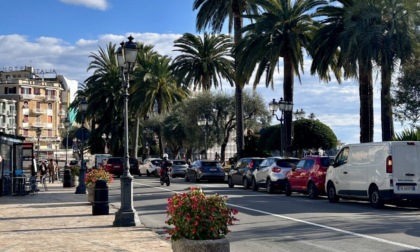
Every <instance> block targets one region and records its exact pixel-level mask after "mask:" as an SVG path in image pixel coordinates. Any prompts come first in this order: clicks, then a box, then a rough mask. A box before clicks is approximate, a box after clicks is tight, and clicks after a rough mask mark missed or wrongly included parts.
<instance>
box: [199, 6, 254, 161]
mask: <svg viewBox="0 0 420 252" xmlns="http://www.w3.org/2000/svg"><path fill="white" fill-rule="evenodd" d="M193 10H198V12H197V21H196V27H197V30H198V31H202V30H205V29H206V28H211V29H212V30H213V32H216V33H220V32H221V30H222V28H223V25H224V23H225V20H226V19H228V29H229V32H232V27H233V30H234V39H233V43H234V45H236V44H238V43H239V41H241V40H242V33H241V28H242V26H243V17H242V14H244V13H247V14H257V13H258V6H257V5H256V4H255V3H254V0H223V1H220V0H194V4H193ZM233 58H234V59H235V79H234V80H235V102H236V115H237V116H236V117H237V118H236V145H237V152H238V158H241V157H242V156H243V153H244V149H245V148H244V142H245V141H244V118H243V89H244V87H245V84H246V82H247V80H245V79H243V78H241V75H240V74H238V73H237V66H238V58H237V55H233Z"/></svg>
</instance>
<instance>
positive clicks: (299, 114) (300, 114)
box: [293, 109, 306, 120]
mask: <svg viewBox="0 0 420 252" xmlns="http://www.w3.org/2000/svg"><path fill="white" fill-rule="evenodd" d="M293 114H294V115H295V118H296V120H300V119H303V118H305V114H306V112H305V111H304V110H303V109H300V111H299V110H297V109H296V112H294V113H293Z"/></svg>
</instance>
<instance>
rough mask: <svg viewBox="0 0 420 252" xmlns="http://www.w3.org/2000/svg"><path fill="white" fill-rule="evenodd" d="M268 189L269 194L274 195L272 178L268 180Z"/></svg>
mask: <svg viewBox="0 0 420 252" xmlns="http://www.w3.org/2000/svg"><path fill="white" fill-rule="evenodd" d="M266 189H267V192H268V193H273V192H274V188H273V183H272V182H271V179H270V178H268V179H267V188H266Z"/></svg>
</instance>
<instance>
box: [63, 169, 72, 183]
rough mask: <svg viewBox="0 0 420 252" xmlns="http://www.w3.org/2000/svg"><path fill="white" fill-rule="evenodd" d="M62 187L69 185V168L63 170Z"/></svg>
mask: <svg viewBox="0 0 420 252" xmlns="http://www.w3.org/2000/svg"><path fill="white" fill-rule="evenodd" d="M63 187H71V172H70V170H69V169H65V170H64V177H63Z"/></svg>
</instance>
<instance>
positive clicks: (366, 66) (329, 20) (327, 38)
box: [310, 0, 374, 143]
mask: <svg viewBox="0 0 420 252" xmlns="http://www.w3.org/2000/svg"><path fill="white" fill-rule="evenodd" d="M334 2H335V3H338V4H334V5H329V6H324V7H321V8H319V9H317V12H316V13H315V16H320V17H324V19H322V20H321V21H320V22H321V25H322V26H321V28H320V29H319V30H318V31H317V32H316V33H315V35H314V39H313V43H312V46H311V48H310V52H311V55H312V58H313V61H312V66H311V73H312V74H315V73H318V74H319V76H320V78H321V79H324V80H326V81H329V80H330V76H329V70H331V69H332V70H333V71H334V73H335V75H336V77H337V80H338V81H339V82H340V81H341V72H340V69H342V70H343V73H344V77H345V78H350V77H356V78H358V80H359V97H360V142H361V143H364V142H372V141H373V126H374V125H373V82H372V70H373V64H372V60H373V58H374V56H373V53H372V51H371V50H370V49H369V48H368V47H366V46H365V47H362V46H361V40H362V39H363V36H362V35H361V34H363V33H364V32H366V29H367V27H368V26H367V24H366V23H363V22H362V21H361V16H362V15H361V14H360V13H361V11H362V10H363V8H360V3H361V2H362V1H355V0H337V1H334Z"/></svg>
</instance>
